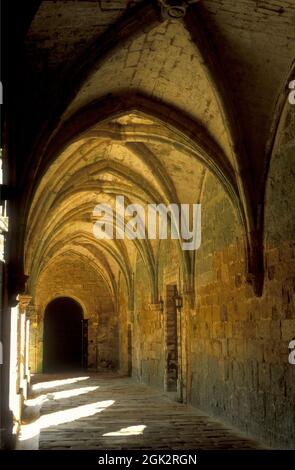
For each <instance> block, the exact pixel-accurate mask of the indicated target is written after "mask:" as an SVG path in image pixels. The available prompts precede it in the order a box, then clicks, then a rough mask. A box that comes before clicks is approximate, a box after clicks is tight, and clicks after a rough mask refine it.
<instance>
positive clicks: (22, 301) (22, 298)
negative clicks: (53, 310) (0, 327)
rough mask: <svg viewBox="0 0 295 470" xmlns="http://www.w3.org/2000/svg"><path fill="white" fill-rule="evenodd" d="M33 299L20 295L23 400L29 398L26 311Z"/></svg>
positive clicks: (20, 363)
mask: <svg viewBox="0 0 295 470" xmlns="http://www.w3.org/2000/svg"><path fill="white" fill-rule="evenodd" d="M31 299H32V297H31V296H29V295H19V296H18V300H19V312H20V323H19V325H20V328H19V389H20V393H22V395H23V398H24V399H26V398H27V383H28V382H27V370H28V367H29V366H28V364H27V358H28V354H27V347H28V344H27V343H28V342H27V324H26V323H27V319H26V310H27V307H28V305H29V303H30V302H31Z"/></svg>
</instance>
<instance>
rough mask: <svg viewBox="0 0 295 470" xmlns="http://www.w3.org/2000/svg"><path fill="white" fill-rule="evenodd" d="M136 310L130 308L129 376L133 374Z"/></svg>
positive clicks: (128, 328)
mask: <svg viewBox="0 0 295 470" xmlns="http://www.w3.org/2000/svg"><path fill="white" fill-rule="evenodd" d="M133 323H134V310H128V324H127V334H128V376H129V377H131V376H132V357H133Z"/></svg>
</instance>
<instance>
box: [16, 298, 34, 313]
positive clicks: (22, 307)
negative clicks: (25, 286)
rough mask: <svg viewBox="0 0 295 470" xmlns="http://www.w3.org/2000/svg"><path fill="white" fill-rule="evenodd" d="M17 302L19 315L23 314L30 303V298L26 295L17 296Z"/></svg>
mask: <svg viewBox="0 0 295 470" xmlns="http://www.w3.org/2000/svg"><path fill="white" fill-rule="evenodd" d="M17 300H18V302H19V309H20V311H21V313H23V312H25V310H26V308H27V306H28V305H29V303H30V302H31V300H32V296H31V295H27V294H19V295H18V296H17Z"/></svg>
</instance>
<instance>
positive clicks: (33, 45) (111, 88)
mask: <svg viewBox="0 0 295 470" xmlns="http://www.w3.org/2000/svg"><path fill="white" fill-rule="evenodd" d="M159 3H161V2H158V1H140V0H136V1H133V0H131V1H126V0H110V1H107V0H102V1H98V0H91V1H89V0H88V1H84V0H67V1H59V0H58V1H48V0H45V1H29V2H22V5H21V6H20V11H19V12H18V13H19V14H18V15H16V13H15V11H14V9H13V8H12V7H6V8H7V26H6V27H7V37H9V38H10V46H11V47H10V53H9V54H7V55H6V57H4V64H5V65H6V66H7V68H6V71H5V73H4V85H6V83H7V87H6V88H5V90H6V96H7V103H8V105H7V108H6V133H7V139H6V144H5V145H6V149H7V155H8V157H9V160H8V166H9V174H8V178H9V180H8V182H9V184H10V185H11V186H12V187H14V188H16V189H15V192H14V193H15V213H17V216H18V221H19V222H20V223H19V225H20V228H19V227H18V228H16V227H15V228H14V229H15V231H16V233H17V236H16V237H15V241H14V243H15V247H14V248H15V253H16V254H18V258H22V253H23V251H25V268H24V271H25V273H26V274H27V275H29V276H30V277H31V282H32V283H33V284H34V282H35V281H36V279H37V278H38V276H39V275H40V273H41V272H42V270H43V269H44V268H45V266H46V263H48V262H51V263H52V262H53V259H55V258H56V259H59V258H60V257H61V256H63V255H65V254H66V253H69V252H71V253H74V254H75V256H76V255H77V256H79V257H81V258H83V259H87V260H88V261H89V262H91V264H92V265H93V266H94V267H95V269H97V270H98V272H99V273H100V275H102V276H103V278H104V279H105V281H106V283H107V284H108V286H109V288H110V290H113V291H114V290H115V278H116V276H117V272H118V270H120V271H122V272H123V273H124V276H125V279H126V283H127V285H128V286H131V273H132V265H133V264H134V257H135V255H136V253H140V255H141V256H142V258H143V260H144V262H145V264H146V266H147V268H148V270H149V272H150V276H151V278H153V276H155V272H154V270H155V264H156V261H155V258H156V252H157V245H156V243H153V242H149V241H137V242H135V241H127V240H126V241H124V243H123V242H122V243H121V242H120V241H118V240H117V241H116V240H114V241H111V242H109V243H106V242H103V241H101V242H99V241H94V240H93V239H92V238H93V237H92V238H91V234H92V229H91V227H92V224H93V221H92V211H93V208H94V206H95V204H97V203H99V202H108V203H110V204H114V197H115V195H116V194H124V195H125V196H126V200H128V201H129V202H132V203H136V202H166V203H168V202H184V203H189V202H198V200H199V198H200V194H201V190H202V181H203V179H204V175H205V172H206V171H211V172H213V173H214V174H215V176H216V178H217V180H218V181H219V183H220V184H222V185H223V186H224V189H225V191H227V192H228V194H229V197H230V198H231V200H232V202H233V204H234V205H235V207H236V210H237V212H238V213H239V216H240V220H241V223H242V224H243V225H244V229H245V233H246V238H247V239H248V250H249V260H248V263H249V266H248V269H249V270H250V271H251V270H252V271H253V270H255V269H256V270H259V269H260V267H259V263H261V260H257V259H254V257H255V256H256V255H257V240H258V243H259V240H261V234H257V232H258V231H259V228H258V227H259V226H260V225H261V220H259V217H262V214H261V212H262V211H261V210H260V209H259V207H261V204H263V198H264V187H265V180H266V176H267V169H268V165H269V159H270V156H271V151H272V145H273V141H274V137H275V132H276V129H277V126H278V122H279V117H280V114H281V111H282V108H283V105H284V103H285V100H286V90H287V85H288V82H289V80H290V77H292V74H293V73H294V58H295V4H294V2H292V1H291V0H289V1H287V0H284V1H281V2H280V3H279V6H278V3H277V2H276V1H274V0H261V1H260V0H244V1H243V2H236V1H235V0H200V1H197V2H192V4H191V5H189V6H188V8H187V10H186V15H185V16H184V17H183V18H182V19H180V20H178V21H172V20H171V19H168V20H167V19H166V17H165V16H164V17H163V14H161V7H160V5H159ZM162 3H163V2H162ZM167 3H169V2H167ZM170 3H171V2H170ZM172 3H173V4H180V5H181V4H184V3H186V2H181V1H180V2H172ZM187 3H190V2H187ZM23 4H24V5H23ZM162 13H163V11H162ZM16 16H17V18H16ZM16 168H17V171H16ZM123 223H124V222H123ZM78 234H79V235H78ZM253 237H254V238H253ZM24 244H25V250H23V247H24ZM187 262H188V263H189V260H188V261H187ZM251 263H252V265H251Z"/></svg>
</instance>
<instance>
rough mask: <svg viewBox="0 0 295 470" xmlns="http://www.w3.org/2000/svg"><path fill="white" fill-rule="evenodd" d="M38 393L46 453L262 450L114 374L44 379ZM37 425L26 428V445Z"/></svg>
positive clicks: (193, 411) (37, 386) (41, 444)
mask: <svg viewBox="0 0 295 470" xmlns="http://www.w3.org/2000/svg"><path fill="white" fill-rule="evenodd" d="M33 388H34V390H33V394H34V397H33V399H32V400H29V401H28V403H29V404H30V405H31V406H32V405H33V404H35V408H36V407H37V409H39V412H38V414H39V415H40V416H39V418H38V419H37V421H36V422H37V423H38V441H39V448H40V449H52V450H55V449H153V450H157V449H174V450H177V449H195V450H198V449H212V450H213V449H253V448H261V447H260V446H259V444H258V443H257V442H254V441H251V440H249V439H247V438H246V437H245V436H243V435H241V434H238V433H237V432H235V431H233V430H232V429H229V428H228V427H225V426H223V425H222V424H221V423H219V422H217V421H215V420H212V419H210V418H209V417H208V416H206V415H205V414H204V413H202V412H200V411H199V410H196V409H194V408H192V407H188V406H186V405H183V404H180V403H177V402H176V401H173V400H172V399H171V398H170V397H168V396H167V394H165V393H164V392H160V391H157V390H154V389H152V388H150V387H147V386H144V385H141V384H137V383H135V382H133V381H132V379H130V378H126V377H122V376H119V375H117V374H115V373H112V372H110V373H102V374H89V373H86V374H85V373H82V374H79V375H76V374H72V375H69V374H68V375H65V374H63V375H56V374H55V375H39V376H35V377H34V378H33ZM36 404H37V405H36ZM38 404H39V405H38ZM41 405H42V406H41ZM38 406H39V408H38ZM28 409H30V407H28ZM27 416H29V413H27ZM35 425H36V423H30V424H28V425H27V426H23V429H22V432H21V436H22V437H21V439H22V441H23V443H24V442H25V440H26V431H28V429H30V428H31V427H32V426H35ZM26 428H28V429H26ZM39 432H40V435H39ZM35 434H36V433H35ZM36 435H37V434H36ZM36 435H35V438H36ZM35 441H36V439H35ZM19 448H25V446H24V444H23V445H22V446H20V447H19ZM27 448H29V447H27ZM34 448H38V445H37V447H36V442H35V447H34Z"/></svg>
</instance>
